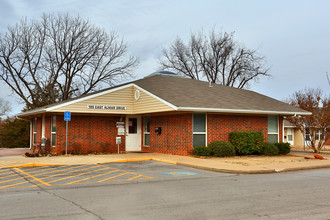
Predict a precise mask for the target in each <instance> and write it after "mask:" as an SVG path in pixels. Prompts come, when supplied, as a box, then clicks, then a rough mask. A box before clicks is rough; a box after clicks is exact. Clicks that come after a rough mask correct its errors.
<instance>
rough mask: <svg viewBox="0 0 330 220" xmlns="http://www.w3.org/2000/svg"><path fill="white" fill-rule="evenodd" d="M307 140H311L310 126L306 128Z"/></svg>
mask: <svg viewBox="0 0 330 220" xmlns="http://www.w3.org/2000/svg"><path fill="white" fill-rule="evenodd" d="M305 140H306V141H310V140H311V135H310V131H309V128H306V129H305Z"/></svg>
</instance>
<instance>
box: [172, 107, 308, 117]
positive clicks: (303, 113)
mask: <svg viewBox="0 0 330 220" xmlns="http://www.w3.org/2000/svg"><path fill="white" fill-rule="evenodd" d="M177 110H178V111H195V112H223V113H245V114H265V115H311V114H312V113H311V112H286V111H264V110H246V109H222V108H195V107H178V109H177Z"/></svg>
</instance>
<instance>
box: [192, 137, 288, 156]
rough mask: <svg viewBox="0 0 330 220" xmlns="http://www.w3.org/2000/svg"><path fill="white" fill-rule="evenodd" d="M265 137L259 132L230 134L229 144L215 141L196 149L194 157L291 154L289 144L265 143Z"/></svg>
mask: <svg viewBox="0 0 330 220" xmlns="http://www.w3.org/2000/svg"><path fill="white" fill-rule="evenodd" d="M264 139H265V138H264V136H263V134H262V133H261V132H259V131H234V132H231V133H229V142H230V143H228V142H224V141H214V142H212V143H210V144H209V146H208V147H206V146H198V147H195V148H194V155H197V156H215V157H230V156H235V155H267V156H274V155H278V154H288V153H290V150H291V149H290V144H289V143H275V144H272V143H268V142H264Z"/></svg>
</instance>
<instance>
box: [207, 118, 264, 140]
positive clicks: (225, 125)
mask: <svg viewBox="0 0 330 220" xmlns="http://www.w3.org/2000/svg"><path fill="white" fill-rule="evenodd" d="M232 131H261V132H262V133H263V135H264V137H265V138H266V139H267V136H268V118H267V116H245V115H220V114H207V143H208V144H209V143H211V142H213V141H228V135H229V133H230V132H232Z"/></svg>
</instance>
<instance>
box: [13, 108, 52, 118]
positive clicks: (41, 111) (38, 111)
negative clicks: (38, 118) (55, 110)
mask: <svg viewBox="0 0 330 220" xmlns="http://www.w3.org/2000/svg"><path fill="white" fill-rule="evenodd" d="M44 112H46V109H36V110H30V111H27V112H22V113H19V114H17V115H14V116H15V117H21V116H28V115H35V114H38V113H44Z"/></svg>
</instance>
